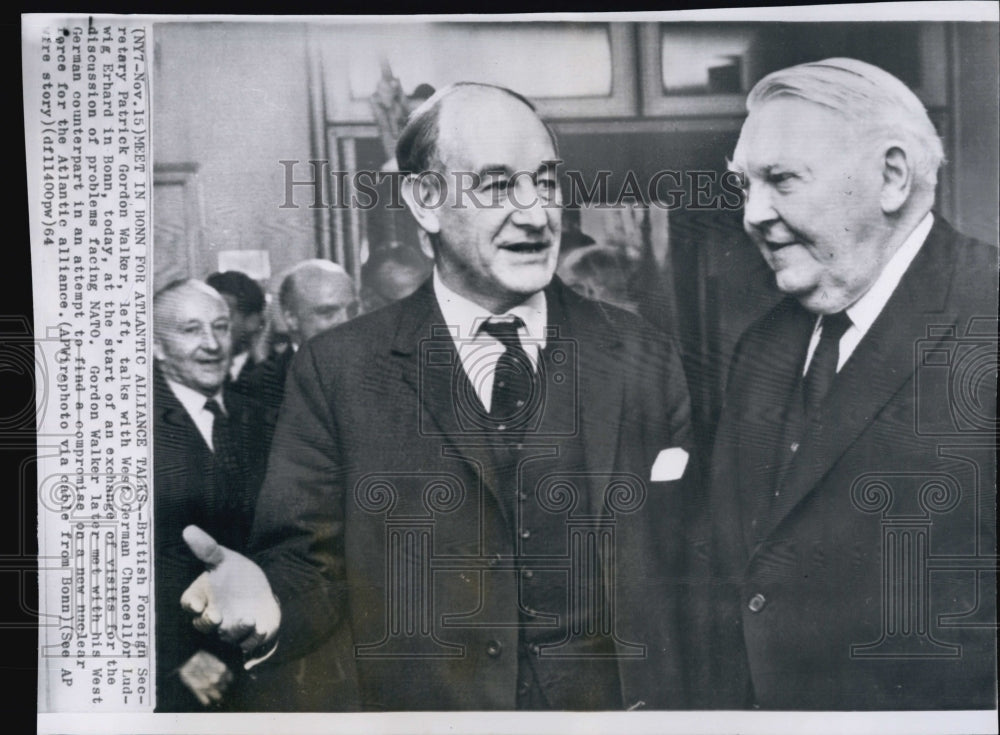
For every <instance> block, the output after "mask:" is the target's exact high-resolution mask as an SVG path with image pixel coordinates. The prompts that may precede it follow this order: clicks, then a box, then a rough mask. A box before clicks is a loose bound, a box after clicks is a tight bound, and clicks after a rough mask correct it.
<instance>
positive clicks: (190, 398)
mask: <svg viewBox="0 0 1000 735" xmlns="http://www.w3.org/2000/svg"><path fill="white" fill-rule="evenodd" d="M167 385H169V386H170V390H171V391H173V393H174V396H175V397H176V398H177V400H178V402H179V403H180V404H181V405H182V406H184V410H185V411H187V412H188V416H190V417H191V420H192V421H194V425H195V426H196V427H197V429H198V433H199V434H201V438H202V439H204V440H205V443H206V444H207V445H208V448H209V449H211V450H212V451H213V452H214V451H215V447H214V446H212V426H213V425H214V423H215V416H213V415H212V412H211V411H209V410H208V409H207V408H205V404H206V403H207V402H208V401H209V400H212V399H214V400H216V401H218V403H219V405H220V406H222V412H223V413H225V414H227V415H228V413H229V412H228V411H226V404H225V403H224V402H223V400H222V389H221V388H220V389H219V392H218V393H216V394H215V395H214V396H212V399H209V398H206V397H205V394H204V393H199V392H198V391H196V390H195V389H194V388H188V387H187V386H186V385H182V384H181V383H178V382H176V381H173V380H171V379H170V378H167Z"/></svg>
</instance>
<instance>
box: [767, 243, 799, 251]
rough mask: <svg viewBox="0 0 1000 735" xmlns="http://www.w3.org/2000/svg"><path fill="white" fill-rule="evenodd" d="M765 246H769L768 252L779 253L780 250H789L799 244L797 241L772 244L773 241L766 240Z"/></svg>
mask: <svg viewBox="0 0 1000 735" xmlns="http://www.w3.org/2000/svg"><path fill="white" fill-rule="evenodd" d="M764 244H765V245H766V246H767V249H768V250H770V251H771V252H772V253H774V252H777V251H778V250H782V249H784V248H787V247H789V246H790V245H797V244H798V242H797V241H795V240H789V241H788V242H772V241H771V240H765V241H764Z"/></svg>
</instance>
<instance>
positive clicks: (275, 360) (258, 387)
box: [245, 346, 295, 452]
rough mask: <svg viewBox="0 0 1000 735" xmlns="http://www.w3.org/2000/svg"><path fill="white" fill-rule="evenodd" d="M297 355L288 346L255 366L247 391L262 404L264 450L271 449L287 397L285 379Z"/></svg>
mask: <svg viewBox="0 0 1000 735" xmlns="http://www.w3.org/2000/svg"><path fill="white" fill-rule="evenodd" d="M294 357H295V350H293V349H292V348H291V346H289V347H288V349H286V350H285V351H284V352H279V353H277V354H272V355H270V356H269V357H268V358H267V359H266V360H264V361H263V362H261V363H259V364H257V365H256V366H255V367H254V370H253V373H252V374H251V375H250V376H249V379H248V381H247V385H246V388H245V391H246V393H247V394H249V395H250V396H252V397H253V398H254V399H255V400H256V401H258V402H259V403H260V405H261V409H262V411H263V413H262V415H261V422H262V426H263V432H264V451H265V452H266V451H268V450H270V447H271V440H272V439H273V437H274V429H275V427H276V426H277V424H278V412H279V410H280V409H281V401H282V400H283V399H284V397H285V381H286V380H287V379H288V369H289V367H290V366H291V364H292V358H294Z"/></svg>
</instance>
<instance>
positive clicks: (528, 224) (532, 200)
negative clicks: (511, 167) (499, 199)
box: [510, 176, 555, 230]
mask: <svg viewBox="0 0 1000 735" xmlns="http://www.w3.org/2000/svg"><path fill="white" fill-rule="evenodd" d="M514 194H515V195H514V196H511V197H510V201H511V204H512V205H513V207H514V212H513V214H511V217H510V218H511V222H513V223H514V224H515V225H517V226H519V227H524V228H526V229H531V230H543V229H545V227H546V225H547V224H548V222H549V213H548V211H547V210H546V208H545V206H544V205H545V204H546V203H547V202H546V200H545V199H544V198H543V197H542V196H541V194H539V191H538V187H537V186H535V184H533V183H532V182H531V181H530V180H529V179H528V178H527V177H525V176H522V177H521V178H520V179H519V180H518V182H517V186H515V187H514ZM549 206H555V205H553V204H550V205H549Z"/></svg>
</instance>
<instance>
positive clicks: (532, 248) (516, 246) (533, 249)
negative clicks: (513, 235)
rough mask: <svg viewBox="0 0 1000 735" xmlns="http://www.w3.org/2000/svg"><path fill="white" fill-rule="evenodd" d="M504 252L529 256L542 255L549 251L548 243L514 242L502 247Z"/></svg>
mask: <svg viewBox="0 0 1000 735" xmlns="http://www.w3.org/2000/svg"><path fill="white" fill-rule="evenodd" d="M500 247H501V248H502V249H503V250H509V251H510V252H512V253H526V254H528V255H531V254H534V253H541V252H544V251H545V250H548V249H549V243H548V242H544V241H543V242H512V243H509V244H507V245H501V246H500Z"/></svg>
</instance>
